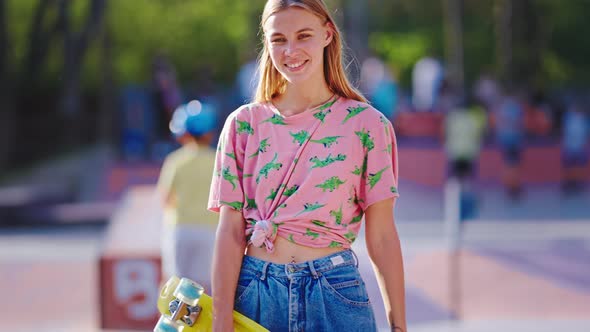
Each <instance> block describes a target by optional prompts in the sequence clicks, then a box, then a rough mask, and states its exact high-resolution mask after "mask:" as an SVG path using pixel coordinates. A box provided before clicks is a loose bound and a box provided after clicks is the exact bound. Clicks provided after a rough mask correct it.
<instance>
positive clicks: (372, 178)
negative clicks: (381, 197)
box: [369, 166, 389, 189]
mask: <svg viewBox="0 0 590 332" xmlns="http://www.w3.org/2000/svg"><path fill="white" fill-rule="evenodd" d="M388 168H389V166H387V167H385V168H383V169H382V170H380V171H379V172H377V173H372V174H369V185H370V186H371V189H373V187H374V186H375V185H376V184H377V183H378V182H379V181H381V175H382V174H383V172H385V170H386V169H388Z"/></svg>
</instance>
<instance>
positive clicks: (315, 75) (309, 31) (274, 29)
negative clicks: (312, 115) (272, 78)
mask: <svg viewBox="0 0 590 332" xmlns="http://www.w3.org/2000/svg"><path fill="white" fill-rule="evenodd" d="M264 35H265V43H266V46H267V48H268V51H269V53H270V57H271V59H272V63H273V65H274V67H275V68H276V69H277V70H278V71H279V73H281V75H282V76H283V77H284V78H285V79H286V80H287V81H288V82H290V83H293V84H296V83H302V82H310V81H315V80H321V81H323V80H324V69H323V67H324V48H325V47H326V46H328V45H329V44H330V42H331V41H332V32H331V30H330V29H329V25H328V24H325V23H324V22H322V21H321V20H320V18H319V17H317V16H315V15H314V14H312V13H310V12H309V11H307V10H305V9H301V8H295V7H292V8H288V9H285V10H282V11H279V12H277V13H275V14H273V15H271V16H270V17H269V18H268V20H267V21H266V22H265V23H264Z"/></svg>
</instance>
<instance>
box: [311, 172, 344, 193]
mask: <svg viewBox="0 0 590 332" xmlns="http://www.w3.org/2000/svg"><path fill="white" fill-rule="evenodd" d="M345 182H346V181H342V180H340V178H339V177H337V176H333V177H331V178H329V179H328V180H326V181H324V183H322V184H318V185H317V186H315V187H316V188H321V189H322V192H326V190H329V191H330V192H333V191H334V190H336V189H338V187H340V185H342V184H344V183H345Z"/></svg>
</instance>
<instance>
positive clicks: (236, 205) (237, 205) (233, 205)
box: [219, 201, 244, 211]
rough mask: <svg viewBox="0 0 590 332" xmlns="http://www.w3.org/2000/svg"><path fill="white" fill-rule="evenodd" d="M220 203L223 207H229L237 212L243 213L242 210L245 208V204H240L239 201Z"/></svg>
mask: <svg viewBox="0 0 590 332" xmlns="http://www.w3.org/2000/svg"><path fill="white" fill-rule="evenodd" d="M219 203H221V204H223V205H227V206H229V207H231V208H233V209H234V210H237V211H242V209H243V208H244V203H243V202H239V201H235V202H226V201H219Z"/></svg>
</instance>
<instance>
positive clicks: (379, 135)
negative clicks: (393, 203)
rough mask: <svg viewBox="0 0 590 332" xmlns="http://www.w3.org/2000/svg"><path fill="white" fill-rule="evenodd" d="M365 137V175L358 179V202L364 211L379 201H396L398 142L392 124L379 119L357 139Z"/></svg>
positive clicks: (383, 118) (397, 194) (362, 131)
mask: <svg viewBox="0 0 590 332" xmlns="http://www.w3.org/2000/svg"><path fill="white" fill-rule="evenodd" d="M361 135H365V136H364V137H363V138H361V139H362V140H364V144H363V146H364V149H363V151H364V153H365V161H364V163H366V174H365V176H364V177H363V178H362V179H361V183H360V188H359V193H358V196H359V197H358V202H359V205H360V207H361V208H362V209H363V210H366V209H367V208H368V207H369V206H371V205H372V204H374V203H377V202H379V201H382V200H385V199H388V198H392V197H398V196H399V193H398V155H397V141H396V138H395V132H394V131H393V126H392V125H391V122H390V121H389V120H387V119H386V118H385V117H383V116H381V117H380V119H379V121H378V122H377V123H376V121H373V123H371V124H369V125H367V128H363V129H362V130H361V132H360V133H357V136H361Z"/></svg>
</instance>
